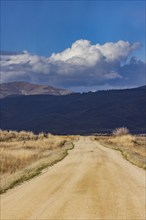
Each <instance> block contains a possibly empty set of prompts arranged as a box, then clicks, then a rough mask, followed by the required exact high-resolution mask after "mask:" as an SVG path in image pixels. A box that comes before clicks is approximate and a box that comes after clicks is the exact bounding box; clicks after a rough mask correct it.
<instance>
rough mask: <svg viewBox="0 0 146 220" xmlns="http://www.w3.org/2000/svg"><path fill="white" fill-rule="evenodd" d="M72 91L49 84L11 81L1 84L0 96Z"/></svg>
mask: <svg viewBox="0 0 146 220" xmlns="http://www.w3.org/2000/svg"><path fill="white" fill-rule="evenodd" d="M70 93H71V92H70V91H68V90H65V89H59V88H55V87H52V86H48V85H37V84H32V83H28V82H10V83H3V84H0V98H4V97H6V96H18V95H38V94H39V95H46V94H47V95H67V94H70Z"/></svg>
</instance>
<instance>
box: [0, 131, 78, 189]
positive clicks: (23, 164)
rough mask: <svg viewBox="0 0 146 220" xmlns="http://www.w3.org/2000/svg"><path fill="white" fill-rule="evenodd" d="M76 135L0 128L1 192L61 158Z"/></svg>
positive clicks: (70, 146) (69, 147)
mask: <svg viewBox="0 0 146 220" xmlns="http://www.w3.org/2000/svg"><path fill="white" fill-rule="evenodd" d="M74 140H75V137H74V136H71V137H68V136H57V135H51V134H44V133H40V134H38V135H35V134H33V133H32V132H25V131H21V132H16V131H2V130H1V131H0V141H1V144H0V164H1V165H0V175H1V184H0V192H4V191H5V190H6V189H8V188H11V187H13V186H14V185H16V184H18V183H20V182H22V181H24V180H26V179H29V178H31V177H33V176H35V175H37V174H38V173H40V171H41V169H43V168H45V167H47V166H48V165H52V164H53V163H55V162H57V161H59V160H61V159H62V158H63V157H64V156H65V155H66V154H67V150H68V149H71V148H72V146H73V145H72V141H74Z"/></svg>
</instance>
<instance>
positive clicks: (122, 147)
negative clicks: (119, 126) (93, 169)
mask: <svg viewBox="0 0 146 220" xmlns="http://www.w3.org/2000/svg"><path fill="white" fill-rule="evenodd" d="M93 138H94V139H95V140H97V141H99V142H100V143H101V144H102V145H104V146H105V147H109V148H112V149H115V150H119V151H120V152H121V153H122V155H123V156H124V158H126V159H127V160H128V161H130V162H131V163H132V164H134V165H136V166H138V167H141V168H143V169H146V136H134V135H130V134H127V135H121V136H114V135H112V136H94V137H93Z"/></svg>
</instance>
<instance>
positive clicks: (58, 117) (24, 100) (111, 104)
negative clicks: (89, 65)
mask: <svg viewBox="0 0 146 220" xmlns="http://www.w3.org/2000/svg"><path fill="white" fill-rule="evenodd" d="M145 100H146V90H145V87H144V89H142V87H141V89H139V88H135V89H123V90H110V91H99V92H95V93H92V92H89V93H84V94H78V93H73V94H70V95H66V96H50V95H35V96H17V97H7V98H3V99H1V100H0V107H1V111H0V117H1V124H0V128H1V129H12V130H31V131H34V132H36V133H38V132H41V131H43V132H51V133H54V134H93V133H110V132H112V130H113V129H115V128H118V127H122V126H125V127H127V128H128V129H130V131H131V132H132V133H146V102H145Z"/></svg>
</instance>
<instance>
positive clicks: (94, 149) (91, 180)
mask: <svg viewBox="0 0 146 220" xmlns="http://www.w3.org/2000/svg"><path fill="white" fill-rule="evenodd" d="M145 192H146V191H145V171H144V170H143V169H140V168H138V167H136V166H134V165H132V164H131V163H129V162H128V161H126V160H125V159H123V158H122V156H121V155H120V153H118V152H117V151H114V150H112V149H108V148H105V147H103V146H102V145H100V144H99V143H98V142H95V141H92V140H90V138H88V137H81V138H80V139H79V141H78V142H75V148H74V149H73V150H71V151H70V152H69V155H68V156H67V157H66V158H65V159H64V160H63V161H61V162H59V163H57V164H56V165H54V166H53V167H50V168H48V169H47V170H46V171H45V172H44V173H43V174H42V175H40V176H38V177H35V178H34V179H32V180H30V181H28V182H25V183H23V184H22V185H20V186H18V187H16V188H14V189H12V190H9V191H8V192H6V193H5V194H3V195H2V196H1V219H2V220H6V219H7V220H8V219H11V220H16V219H17V220H18V219H19V220H24V219H25V220H26V219H30V220H35V219H37V220H41V219H43V220H45V219H47V220H49V219H50V220H55V219H60V220H62V219H66V220H69V219H70V220H71V219H72V220H73V219H76V220H78V219H82V220H83V219H84V220H85V219H86V220H93V219H100V220H101V219H106V220H118V219H119V220H144V219H145V217H146V215H145Z"/></svg>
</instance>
